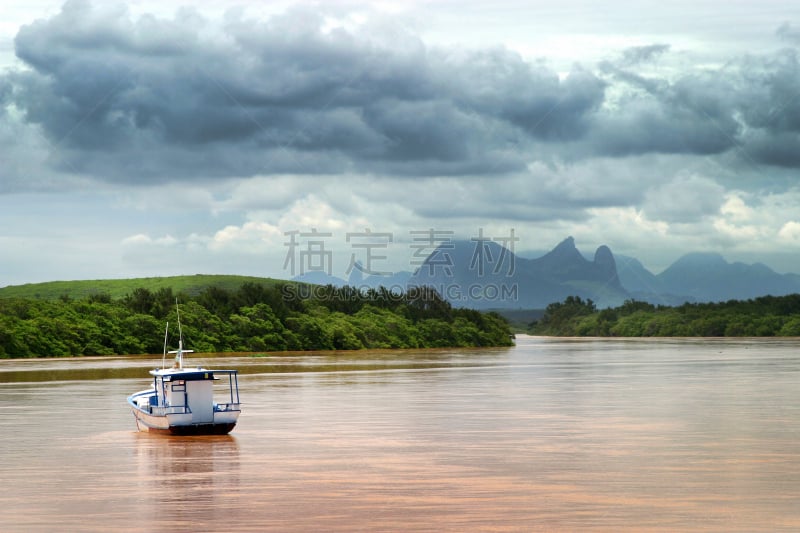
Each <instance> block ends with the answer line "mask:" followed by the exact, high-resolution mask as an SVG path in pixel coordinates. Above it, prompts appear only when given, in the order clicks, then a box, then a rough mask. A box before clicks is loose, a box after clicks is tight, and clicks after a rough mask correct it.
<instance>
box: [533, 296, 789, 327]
mask: <svg viewBox="0 0 800 533" xmlns="http://www.w3.org/2000/svg"><path fill="white" fill-rule="evenodd" d="M529 331H530V332H531V333H532V334H534V335H556V336H602V337H605V336H615V337H723V336H725V337H770V336H800V294H790V295H788V296H763V297H760V298H755V299H752V300H745V301H739V300H731V301H728V302H720V303H700V304H698V303H694V304H692V303H685V304H683V305H681V306H678V307H667V306H655V305H652V304H649V303H646V302H639V301H635V300H627V301H626V302H625V303H624V304H622V305H621V306H619V307H615V308H609V309H603V310H599V311H598V310H597V309H596V307H595V305H594V303H593V302H592V301H591V300H582V299H581V298H580V297H576V296H570V297H568V298H567V299H566V300H564V301H563V302H557V303H552V304H550V305H548V306H547V308H546V309H545V312H544V315H543V316H542V318H541V319H540V320H538V321H536V322H533V323H532V324H531V325H530V329H529Z"/></svg>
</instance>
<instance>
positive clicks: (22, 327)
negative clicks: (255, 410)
mask: <svg viewBox="0 0 800 533" xmlns="http://www.w3.org/2000/svg"><path fill="white" fill-rule="evenodd" d="M176 297H177V298H178V299H179V300H180V302H181V305H180V314H181V323H182V326H183V336H184V342H185V343H186V347H187V348H192V349H194V350H195V351H200V352H234V351H281V350H332V349H343V350H357V349H361V348H422V347H450V346H499V345H509V344H511V340H510V336H509V333H510V331H509V328H508V324H507V323H506V322H505V320H504V319H502V318H501V317H500V316H499V315H496V314H494V313H488V314H482V313H479V312H477V311H473V310H469V309H454V308H452V307H451V306H450V304H449V303H447V302H446V301H445V300H443V299H442V298H440V297H439V295H438V294H437V293H436V292H434V291H433V290H430V289H425V288H422V289H413V290H410V291H409V292H408V293H405V294H401V295H398V294H393V293H391V292H389V291H386V290H369V291H366V292H362V291H359V290H357V289H355V288H351V287H344V288H335V287H331V286H328V287H320V286H302V285H296V284H275V285H272V286H266V285H264V284H260V283H245V284H243V285H241V286H240V287H239V288H238V289H236V290H226V289H223V288H220V287H216V286H212V287H207V288H206V289H204V290H203V291H202V292H200V293H199V294H197V295H196V296H190V295H188V294H185V293H178V294H176V293H175V292H174V291H173V290H172V288H161V289H159V290H157V291H151V290H149V289H146V288H137V289H134V290H132V291H131V292H130V293H128V294H127V295H125V296H124V297H123V298H119V299H113V298H112V297H111V296H110V295H108V294H94V295H91V296H89V297H87V298H80V299H74V298H70V297H68V296H64V297H62V298H60V299H56V300H38V299H24V298H0V357H5V358H9V357H44V356H72V355H110V354H134V353H161V351H162V347H163V336H164V326H165V322H167V321H168V322H169V323H170V329H171V330H173V331H172V334H171V339H172V341H171V342H170V345H171V346H173V347H174V346H175V345H176V344H177V341H176V340H175V337H176V334H175V330H176V329H175V326H176V325H177V316H176V306H175V299H176Z"/></svg>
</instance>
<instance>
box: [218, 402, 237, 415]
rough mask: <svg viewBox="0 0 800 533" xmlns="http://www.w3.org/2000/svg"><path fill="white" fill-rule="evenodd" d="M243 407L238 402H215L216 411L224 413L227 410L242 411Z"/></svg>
mask: <svg viewBox="0 0 800 533" xmlns="http://www.w3.org/2000/svg"><path fill="white" fill-rule="evenodd" d="M241 410H242V409H241V407H239V404H238V403H230V402H229V403H215V404H214V412H215V413H224V412H226V411H241Z"/></svg>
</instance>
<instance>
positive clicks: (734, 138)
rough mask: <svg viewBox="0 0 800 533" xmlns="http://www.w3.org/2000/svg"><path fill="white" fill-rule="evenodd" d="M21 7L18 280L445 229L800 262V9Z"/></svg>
mask: <svg viewBox="0 0 800 533" xmlns="http://www.w3.org/2000/svg"><path fill="white" fill-rule="evenodd" d="M188 4H191V5H192V7H187V5H188ZM600 4H602V7H600ZM0 13H1V14H2V16H0V286H4V285H16V284H21V283H28V282H38V281H48V280H60V279H97V278H119V277H140V276H160V275H174V274H194V273H234V274H247V275H256V276H272V277H280V278H287V277H291V275H292V274H297V273H299V272H297V270H298V269H299V268H300V266H301V265H306V264H305V263H303V261H305V260H308V259H313V258H314V257H319V256H312V255H310V254H309V255H306V256H304V257H303V256H301V255H300V252H301V251H303V250H306V251H307V250H308V246H312V249H313V250H317V249H318V248H313V246H323V247H324V249H325V250H326V251H331V252H332V255H331V266H332V270H333V273H334V274H339V275H342V274H343V272H344V271H345V270H346V269H347V268H348V266H349V263H350V262H351V260H352V259H353V258H359V259H362V262H363V256H364V254H365V253H371V254H372V256H373V259H374V261H375V262H374V263H373V264H372V266H371V269H372V270H373V271H398V270H412V269H413V268H414V262H415V261H417V260H416V259H414V256H415V255H416V254H418V253H420V251H421V249H422V245H421V244H419V243H420V242H423V240H424V238H426V236H428V237H430V236H434V237H436V238H440V239H442V238H466V239H469V238H471V237H476V236H478V235H480V234H482V235H483V236H484V237H488V238H493V239H498V240H500V239H508V238H509V237H510V235H511V232H512V231H513V235H514V237H515V238H518V239H519V240H518V241H516V242H515V250H516V251H517V252H521V253H522V255H525V254H526V252H528V253H533V252H535V251H540V250H548V249H550V248H552V247H553V246H555V245H556V244H557V243H558V242H560V241H561V240H563V239H564V238H566V237H567V236H570V235H571V236H574V237H575V240H576V244H577V246H578V248H579V249H580V250H581V251H583V252H585V253H587V254H592V253H593V251H594V249H595V248H596V247H597V246H599V245H601V244H606V245H608V246H609V247H610V248H611V250H612V251H613V252H615V253H618V254H624V255H630V256H634V257H637V258H639V259H640V260H641V261H642V262H643V263H644V264H645V266H646V267H648V268H650V269H651V270H652V271H654V272H655V273H658V272H659V271H661V270H663V269H664V268H665V267H666V266H668V265H669V264H670V263H671V262H672V261H674V260H676V259H677V258H678V257H680V256H681V255H682V254H684V253H687V252H691V251H715V252H719V253H722V254H723V255H724V256H725V257H726V258H727V259H728V260H731V261H733V260H740V261H745V262H748V263H751V262H756V261H761V262H764V263H766V264H767V265H769V266H770V267H772V268H773V269H775V270H777V271H779V272H787V271H794V272H800V179H798V176H800V174H798V171H800V63H799V62H798V52H799V51H800V3H797V2H785V1H776V0H766V1H765V0H762V1H731V2H717V1H713V2H712V1H707V0H692V1H683V0H680V1H676V2H655V1H652V2H651V1H643V2H619V1H617V2H614V1H611V2H590V1H570V0H563V1H560V2H552V1H548V2H543V1H542V2H537V1H514V0H493V1H491V2H489V1H482V0H481V1H471V0H461V1H457V2H456V1H449V0H440V1H437V0H428V1H422V0H419V1H416V0H411V1H409V0H403V1H399V0H398V1H393V0H386V1H380V2H370V3H366V2H320V3H311V2H260V3H253V2H241V1H239V2H236V1H232V0H231V1H220V0H215V1H213V2H212V1H210V0H202V1H197V0H195V1H193V2H186V5H184V4H183V3H182V2H181V0H178V1H174V2H173V1H171V0H159V1H151V0H137V1H129V2H127V3H117V4H115V3H112V2H108V1H105V0H103V1H100V0H95V1H94V2H88V1H84V0H73V1H69V2H66V3H62V2H58V1H49V0H25V1H19V0H9V1H6V2H4V3H3V6H2V8H0ZM367 231H369V232H372V233H375V234H378V235H373V236H372V237H366V236H365V234H366V233H367ZM314 232H316V233H317V234H318V236H312V235H311V234H313V233H314ZM320 234H321V236H319V235H320ZM291 242H295V243H296V244H297V246H287V244H289V243H291ZM314 243H322V244H321V245H319V244H317V245H315V244H314ZM370 243H371V244H370ZM370 246H372V248H370ZM384 257H385V258H384ZM308 266H309V267H310V266H316V265H308ZM293 270H294V272H292V271H293Z"/></svg>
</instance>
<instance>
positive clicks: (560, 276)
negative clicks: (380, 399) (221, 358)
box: [295, 237, 800, 309]
mask: <svg viewBox="0 0 800 533" xmlns="http://www.w3.org/2000/svg"><path fill="white" fill-rule="evenodd" d="M353 272H356V269H354V270H353ZM315 274H316V277H315V279H313V280H312V279H305V278H295V279H296V280H298V281H307V282H314V283H332V284H334V285H343V284H345V283H349V284H350V285H356V286H362V287H364V286H368V287H377V286H379V285H383V286H388V287H394V288H401V289H402V288H405V287H411V286H423V285H427V286H432V287H434V288H435V289H437V290H438V291H439V292H440V293H441V294H442V295H443V296H444V297H445V298H446V299H447V300H449V301H450V302H451V303H452V304H453V305H456V306H460V307H473V308H476V309H542V308H544V307H546V306H547V305H548V304H550V303H552V302H557V301H563V300H564V299H565V298H566V297H567V296H573V295H574V296H580V297H581V298H584V299H586V298H590V299H592V301H594V302H595V303H596V304H597V306H598V307H601V308H602V307H613V306H617V305H620V304H621V303H622V302H624V301H625V300H627V299H636V300H642V301H647V302H650V303H654V304H662V305H680V304H682V303H684V302H712V301H727V300H732V299H735V300H746V299H749V298H755V297H758V296H763V295H767V294H771V295H773V296H781V295H785V294H792V293H800V276H799V275H797V274H779V273H777V272H775V271H773V270H772V269H770V268H769V267H767V266H766V265H764V264H761V263H755V264H751V265H747V264H744V263H739V262H735V263H729V262H727V261H726V260H725V259H724V258H723V257H722V256H721V255H719V254H716V253H704V252H697V253H689V254H686V255H684V256H683V257H681V258H680V259H678V260H677V261H675V262H674V263H673V264H672V265H670V266H669V267H668V268H667V269H666V270H664V271H663V272H661V273H660V274H653V273H652V272H650V271H649V270H647V269H646V268H645V267H644V266H643V265H642V263H641V262H640V261H638V260H637V259H636V258H633V257H628V256H622V255H620V256H616V257H615V256H614V254H613V253H612V252H611V250H610V249H609V248H608V246H605V245H604V246H600V247H598V248H597V250H596V251H595V253H594V256H593V258H592V259H587V258H586V257H584V255H583V254H581V252H579V251H578V249H577V247H576V246H575V239H573V238H572V237H568V238H566V239H564V240H563V241H562V242H560V243H559V244H558V245H557V246H556V247H555V248H553V249H552V250H551V251H549V252H547V253H545V254H544V255H542V256H541V257H537V258H533V259H529V258H524V257H520V256H517V255H515V254H514V253H513V252H512V251H511V250H508V249H507V248H504V247H502V246H500V245H499V244H497V243H495V242H491V241H487V242H480V243H476V242H471V241H452V242H447V243H443V244H441V245H439V247H438V248H436V249H435V250H434V251H433V252H432V253H431V254H430V255H429V256H428V257H427V259H426V260H425V261H424V262H423V264H422V265H421V266H420V267H419V268H418V269H417V270H416V271H415V272H413V273H412V272H399V273H395V274H393V276H392V277H390V278H389V277H385V278H382V277H378V276H367V277H364V278H362V277H361V276H360V275H357V276H355V277H354V276H352V275H351V279H349V280H348V282H345V281H344V280H342V279H340V278H332V277H328V278H326V279H317V278H319V275H318V274H319V273H315ZM359 274H360V273H359Z"/></svg>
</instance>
